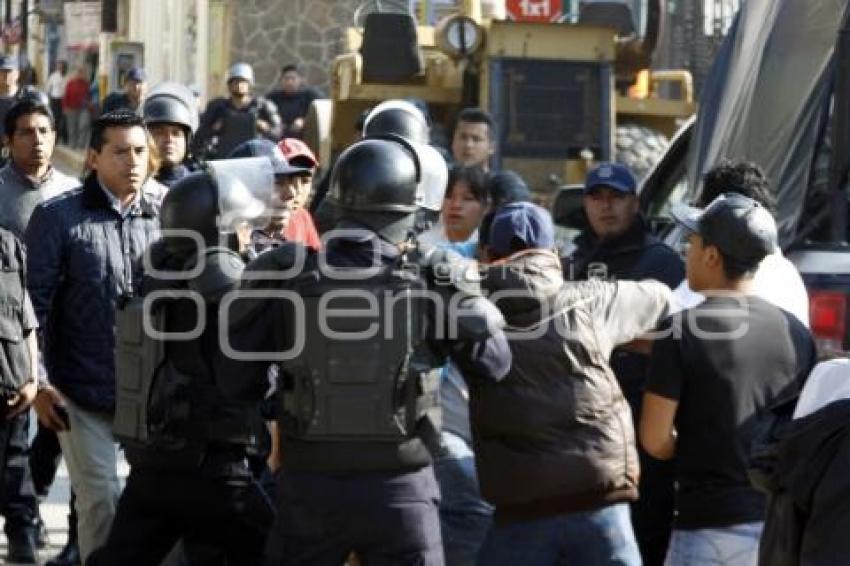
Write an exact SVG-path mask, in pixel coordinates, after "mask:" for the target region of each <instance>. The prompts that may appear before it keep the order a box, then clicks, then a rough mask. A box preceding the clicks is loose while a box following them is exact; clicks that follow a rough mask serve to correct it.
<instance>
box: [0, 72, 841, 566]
mask: <svg viewBox="0 0 850 566" xmlns="http://www.w3.org/2000/svg"><path fill="white" fill-rule="evenodd" d="M4 61H5V59H0V113H3V120H2V125H3V128H4V130H3V132H4V145H5V147H6V148H7V152H8V163H7V164H6V165H5V167H4V168H3V169H2V170H0V262H2V265H3V271H2V275H1V276H2V277H3V284H2V285H0V307H2V308H0V345H2V348H1V349H0V393H2V397H3V401H4V403H3V405H2V412H3V413H4V415H3V420H2V423H0V471H2V485H3V491H2V496H0V513H2V515H3V516H4V518H5V526H4V529H5V533H6V538H7V541H8V548H9V552H8V553H9V555H8V559H9V561H11V562H17V563H35V562H36V558H37V554H38V551H37V549H38V548H39V546H40V545H42V546H43V545H44V544H45V542H46V541H45V540H44V526H43V522H42V521H41V518H40V514H39V507H38V506H39V501H40V499H43V498H44V497H45V496H46V494H47V492H48V491H49V489H50V485H51V483H52V481H53V477H54V476H55V474H56V468H57V466H58V464H59V459H60V457H61V458H64V460H65V463H66V466H67V469H68V472H69V476H70V480H71V486H72V490H73V497H72V501H71V503H70V510H69V541H68V545H67V546H66V548H65V549H63V550H62V552H61V553H60V555H59V556H57V557H55V558H53V559H52V560H51V561H49V562H48V564H52V565H54V566H62V565H68V564H87V565H95V566H97V565H116V564H121V565H133V564H139V565H156V564H160V563H163V561H165V563H168V564H240V565H241V564H245V565H252V564H275V565H278V564H287V565H290V564H293V565H294V564H329V565H334V564H344V563H346V561H352V562H353V563H362V564H371V563H377V564H429V565H431V564H433V565H439V564H448V565H450V566H454V565H458V566H462V565H468V564H482V565H487V566H489V565H491V564H493V565H500V564H505V565H509V564H510V565H513V564H529V565H541V566H545V565H553V566H554V565H556V564H564V563H567V564H586V565H598V564H623V565H639V564H647V565H661V564H667V565H671V566H679V565H682V566H685V565H688V566H691V565H701V564H705V565H709V564H728V565H739V564H740V565H751V564H753V565H754V564H763V565H766V564H771V565H773V564H778V563H788V564H797V563H806V564H836V563H841V561H842V560H843V559H846V557H847V556H850V548H848V542H846V540H845V539H846V537H842V534H843V532H845V531H844V529H845V528H847V527H848V524H847V523H848V518H847V517H848V516H850V514H848V513H843V514H842V513H841V510H843V508H844V503H843V502H844V501H848V500H850V497H847V496H848V495H850V493H848V492H850V481H848V480H847V479H846V476H845V477H844V478H842V476H841V470H846V466H847V463H848V456H847V454H848V450H847V448H848V441H847V440H845V438H846V434H845V433H846V432H847V430H848V424H847V422H848V421H847V420H846V411H847V410H848V409H847V403H848V401H845V400H843V398H844V397H845V395H844V394H845V393H850V388H848V387H847V385H846V382H847V379H846V378H847V375H846V364H845V363H844V362H845V361H846V360H837V361H833V362H828V363H827V364H823V365H820V366H818V367H817V368H816V367H815V364H816V361H817V353H816V350H815V345H814V341H813V339H812V336H811V334H810V332H809V330H808V299H807V296H806V291H805V287H804V286H803V283H802V280H801V278H800V275H799V273H797V271H796V269H795V268H794V266H793V265H792V264H791V263H790V262H789V261H788V260H787V259H786V258H785V257H784V256H783V255H782V251H781V249H780V247H779V244H778V238H777V228H776V223H775V221H774V218H773V215H772V211H773V207H774V202H773V199H772V194H771V191H770V184H769V180H768V179H766V178H765V176H764V174H763V173H762V171H761V170H760V169H759V167H758V166H757V165H755V164H753V163H749V162H746V161H740V162H724V163H721V164H719V165H717V166H716V167H714V168H713V169H712V170H711V171H709V172H708V173H707V174H706V175H705V176H704V178H703V179H702V186H701V188H700V191H699V199H698V201H697V202H696V203H695V206H694V207H688V206H679V207H674V208H673V211H672V214H673V217H674V220H675V221H676V223H677V224H678V226H679V228H678V229H679V230H681V231H682V234H683V241H684V243H685V249H684V250H683V251H681V252H679V251H677V250H673V249H671V248H670V247H668V246H667V245H666V244H665V243H664V242H662V241H661V240H659V239H658V238H656V237H655V236H654V235H653V234H652V233H651V232H650V229H649V224H648V222H647V220H646V219H645V218H644V217H643V216H642V214H641V212H640V207H639V200H638V194H637V190H638V186H637V182H636V179H635V178H634V176H633V175H632V173H631V172H630V171H629V169H628V168H627V167H625V166H623V165H621V164H617V163H599V164H596V165H595V166H594V167H593V168H592V169H591V170H590V171H589V172H588V173H587V177H586V179H585V183H584V189H583V206H584V215H585V218H586V226H585V228H584V230H583V231H582V233H581V234H580V235H579V236H578V237H577V238H576V239H575V241H574V242H573V244H574V245H573V246H572V251H571V252H570V253H569V255H562V254H561V253H560V250H559V249H558V248H557V246H556V236H555V226H554V225H553V222H552V219H551V217H550V215H549V213H548V212H547V211H546V210H545V209H544V208H541V207H540V206H538V205H537V204H535V203H534V202H533V193H532V191H531V190H530V188H529V187H528V185H527V184H526V183H525V181H524V180H523V179H522V177H521V176H520V175H518V174H517V173H516V172H514V171H509V170H501V171H500V170H494V168H493V163H492V156H493V154H494V152H495V149H496V144H497V139H498V136H497V130H498V127H499V121H498V117H495V118H494V117H492V116H490V115H489V114H488V113H487V112H485V111H483V110H481V109H478V108H467V109H464V110H462V111H460V112H459V113H458V115H457V120H456V123H455V125H454V128H453V131H452V134H451V138H450V143H449V144H448V146H447V147H443V148H435V147H433V146H432V145H431V143H430V142H431V141H432V140H433V138H434V136H432V135H431V132H430V123H429V118H428V116H427V112H423V108H422V106H423V105H422V104H421V103H417V101H403V100H394V101H387V102H384V103H381V104H379V105H377V106H376V107H374V108H372V109H370V110H369V111H368V112H367V113H366V114H365V115H364V116H363V119H362V124H360V129H361V132H362V137H361V139H359V140H358V141H356V142H354V143H353V144H351V145H350V146H349V147H347V148H346V149H345V150H344V151H343V152H342V153H341V154H340V155H339V156H336V157H335V162H334V163H333V164H324V163H320V162H319V160H318V159H317V158H316V155H315V154H314V152H313V151H312V150H311V148H310V147H308V146H307V144H305V143H304V142H303V141H302V140H301V139H299V135H300V133H301V132H302V131H303V127H304V122H303V118H304V115H305V113H306V109H307V107H308V105H309V103H310V101H311V100H312V99H313V98H315V96H316V94H315V93H314V92H312V91H309V90H305V89H304V87H303V84H302V81H301V77H300V73H299V72H298V69H297V68H296V67H293V66H286V67H284V68H283V69H282V73H281V88H280V89H279V90H276V91H274V92H272V93H271V94H270V95H269V97H268V98H266V97H262V96H255V95H254V94H253V93H252V88H253V85H254V78H253V70H252V69H251V67H250V66H249V65H247V64H245V63H238V64H236V65H234V66H233V67H232V68H231V69H230V72H229V74H228V78H227V83H228V91H229V97H226V98H221V99H217V100H214V101H211V102H210V104H209V105H208V106H207V108H206V110H205V111H204V112H203V113H201V112H199V109H198V106H197V99H196V97H195V95H194V93H193V92H192V91H191V89H189V88H187V87H185V86H184V85H180V84H177V83H171V82H166V83H163V84H159V85H156V86H155V87H154V88H152V89H150V90H149V91H148V90H147V89H146V86H145V80H146V77H145V75H144V72H143V71H142V70H141V69H134V70H132V71H131V72H130V73H128V75H127V86H126V88H125V91H124V92H123V93H115V94H114V95H110V97H108V98H107V99H106V100H105V101H104V105H103V112H102V113H101V114H100V115H98V116H97V117H96V118H95V119H94V120H93V121H92V123H91V127H90V133H89V134H87V135H86V134H83V133H81V130H80V129H79V127H78V125H73V124H76V122H75V120H77V118H72V116H73V109H72V107H71V106H70V105H68V104H66V99H67V98H68V90H67V89H68V87H69V86H70V81H69V84H68V85H66V87H65V93H64V94H62V95H60V88H59V86H58V82H57V81H56V80H53V75H51V80H49V81H48V89H47V92H46V93H40V92H39V91H34V90H27V91H23V90H21V91H20V92H16V91H17V90H18V89H17V87H14V86H9V88H6V90H3V89H4V88H5V87H4V85H6V84H7V82H8V81H6V82H4V80H5V78H6V77H8V76H9V75H8V71H9V69H6V66H5V63H4ZM64 71H65V70H64V69H62V72H61V73H60V75H62V74H64ZM57 72H59V69H58V70H57ZM4 73H7V74H5V75H4ZM81 92H82V90H81ZM3 93H6V94H3ZM6 98H8V99H9V100H8V101H7V100H6ZM60 100H61V103H60ZM7 102H8V104H7ZM60 115H64V123H65V124H66V127H67V136H68V137H67V139H68V141H69V143H70V144H71V145H74V146H76V145H79V143H80V141H81V140H82V139H83V138H85V145H86V147H87V157H86V171H85V173H84V175H83V177H82V178H81V179H79V180H77V179H73V178H71V177H68V176H66V175H64V174H63V173H61V172H60V171H58V170H57V169H56V168H55V167H54V166H53V165H52V155H53V150H54V147H55V144H56V142H57V139H59V138H60V137H61V134H60V129H61V126H60V123H61V121H60ZM74 140H76V141H74ZM444 155H445V156H447V157H448V161H449V162H450V163H451V165H450V166H447V163H446V161H447V160H446V159H444ZM777 282H781V283H777ZM777 289H781V292H776V291H777ZM384 297H388V298H390V300H386V301H384V300H383V298H384ZM367 307H368V308H367ZM376 328H377V329H379V330H380V332H375V329H376ZM813 370H814V372H813ZM810 374H812V377H811V378H810V377H809V375H810ZM842 379H843V381H842ZM798 398H799V399H801V400H800V402H799V404H798V403H797V400H798ZM30 407H32V408H33V409H34V413H35V414H36V415H37V417H38V432H37V434H36V436H35V438H34V439H33V440H32V442H31V443H30V439H29V435H28V432H29V427H30V424H29V423H30V418H31V413H32V412H33V411H31V410H30ZM795 408H796V411H795ZM824 431H826V432H824ZM842 435H843V436H842ZM801 438H802V440H801ZM119 446H120V449H121V450H123V451H124V453H125V456H126V458H127V461H128V463H129V464H130V474H129V477H128V478H127V480H126V483H125V484H124V485H122V482H121V480H120V478H119V475H118V459H119V454H118V450H119ZM754 446H755V447H762V448H763V449H762V450H760V451H759V450H753V449H752V447H754ZM812 451H816V452H817V457H816V458H815V457H812V458H811V461H812V462H813V463H816V464H817V467H818V474H819V475H818V478H807V480H808V482H809V485H807V490H806V495H805V497H806V499H805V505H803V504H802V503H801V498H802V497H803V496H798V495H797V494H796V493H795V492H793V488H794V487H795V486H796V485H797V483H799V482H797V483H795V482H794V481H793V478H794V477H797V476H791V474H795V473H796V474H799V473H800V471H799V466H800V465H801V462H799V461H797V460H795V459H794V457H801V455H802V454H808V453H810V452H812ZM777 454H778V455H777ZM789 478H791V479H789ZM820 478H823V481H820ZM760 543H761V544H760Z"/></svg>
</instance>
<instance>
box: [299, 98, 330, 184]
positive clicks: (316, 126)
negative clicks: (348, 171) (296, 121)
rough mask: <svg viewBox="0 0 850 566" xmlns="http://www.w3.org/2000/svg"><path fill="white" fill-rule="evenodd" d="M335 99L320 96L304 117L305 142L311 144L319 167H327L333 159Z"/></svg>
mask: <svg viewBox="0 0 850 566" xmlns="http://www.w3.org/2000/svg"><path fill="white" fill-rule="evenodd" d="M332 112H333V101H332V100H330V99H328V98H319V99H316V100H314V101H313V102H312V103H311V104H310V108H309V109H308V110H307V116H306V117H305V118H304V143H306V144H307V145H308V146H310V149H312V150H313V153H314V154H316V158H317V159H318V160H319V167H320V168H322V167H327V166H328V164H329V163H330V161H331V118H332Z"/></svg>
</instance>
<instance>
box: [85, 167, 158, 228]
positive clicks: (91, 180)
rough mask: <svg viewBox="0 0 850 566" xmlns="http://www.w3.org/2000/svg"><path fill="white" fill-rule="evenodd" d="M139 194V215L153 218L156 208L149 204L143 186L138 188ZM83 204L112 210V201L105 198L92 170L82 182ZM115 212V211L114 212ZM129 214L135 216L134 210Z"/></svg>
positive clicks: (87, 206)
mask: <svg viewBox="0 0 850 566" xmlns="http://www.w3.org/2000/svg"><path fill="white" fill-rule="evenodd" d="M139 190H140V192H141V194H140V195H139V201H138V203H137V206H138V208H139V211H140V212H141V216H144V217H146V218H155V217H156V209H155V208H154V206H153V205H152V204H151V202H150V199H149V198H148V197H147V195H146V194H145V190H144V187H142V188H141V189H139ZM83 205H84V206H85V207H86V208H91V209H97V208H103V209H106V210H112V211H113V212H114V209H113V208H112V203H110V202H109V199H108V198H106V195H105V194H103V190H102V189H101V188H100V183H99V182H98V180H97V173H95V172H94V171H92V172H91V173H89V174H88V176H87V177H86V178H85V181H84V182H83ZM116 214H117V213H116ZM130 214H131V215H134V216H137V215H138V214H136V213H135V212H131V213H130Z"/></svg>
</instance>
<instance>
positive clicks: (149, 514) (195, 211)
mask: <svg viewBox="0 0 850 566" xmlns="http://www.w3.org/2000/svg"><path fill="white" fill-rule="evenodd" d="M272 183H273V171H272V167H271V163H270V162H269V160H268V159H267V158H265V157H258V158H250V159H241V160H232V161H220V162H211V163H209V164H207V168H206V170H204V171H201V172H197V173H193V174H190V175H188V176H186V177H184V178H183V179H182V180H180V181H179V182H177V183H176V184H175V185H174V187H173V188H172V189H171V190H170V191H169V193H168V195H167V196H166V197H165V200H164V201H163V204H162V227H163V239H162V240H160V241H159V242H157V243H155V244H154V245H153V246H152V247H151V249H150V250H149V253H148V256H147V259H148V261H147V262H146V263H147V265H146V269H147V273H146V276H145V280H144V282H143V295H144V298H138V299H132V300H130V301H129V302H128V303H127V304H125V305H124V306H123V307H122V308H121V309H120V310H119V312H118V314H117V320H118V324H117V338H116V343H117V346H116V368H117V371H116V373H117V386H116V413H115V421H114V431H115V435H116V437H118V438H119V439H120V440H121V441H122V443H123V444H124V447H125V452H126V455H127V461H128V462H129V464H130V475H129V477H128V478H127V484H126V487H125V488H124V492H123V493H122V495H121V499H120V501H119V504H118V511H117V514H116V517H115V520H114V523H113V526H112V530H111V532H110V534H109V538H108V540H107V542H106V544H105V546H103V547H102V548H101V549H99V550H98V551H96V552H95V554H93V555H92V557H91V560H90V562H88V563H89V564H95V565H98V564H104V565H114V564H122V565H135V564H137V565H140V566H142V565H144V566H149V565H151V564H159V563H160V562H161V561H162V559H163V558H164V557H165V556H166V555H167V554H168V552H169V551H170V550H171V548H172V547H173V546H174V545H175V543H176V542H177V541H178V540H180V539H182V540H183V541H184V543H185V545H184V546H185V552H186V555H187V557H188V561H189V563H190V564H196V563H197V564H225V563H227V564H240V565H242V564H246V565H252V564H261V562H262V553H263V545H264V542H265V539H266V534H267V530H268V527H269V526H270V524H271V521H272V518H273V507H272V505H271V503H270V502H269V501H268V499H267V498H266V496H265V494H264V493H263V492H262V490H261V489H260V487H259V485H258V484H257V483H256V482H255V481H254V480H253V477H252V475H251V471H250V469H249V467H248V464H247V460H246V454H247V451H248V448H249V447H250V446H251V445H252V444H253V443H254V441H255V440H254V428H253V423H254V417H253V412H254V411H256V408H255V407H254V406H253V405H249V404H244V403H241V404H240V403H237V402H233V401H231V400H229V399H227V398H226V397H224V396H223V395H222V394H221V392H220V391H219V390H218V388H217V387H216V386H215V381H214V379H213V371H214V366H213V364H214V361H215V360H214V358H215V352H216V351H217V349H218V326H217V324H216V323H217V320H218V318H217V308H218V301H219V299H220V298H221V296H222V294H223V293H225V292H226V291H228V290H229V289H230V288H231V287H232V285H233V284H234V282H236V281H238V278H239V274H240V273H241V272H242V268H243V267H244V264H243V262H242V261H241V259H240V257H239V255H238V254H237V253H236V251H235V250H234V249H233V244H234V242H235V237H234V229H235V227H236V225H237V224H239V223H241V222H242V221H250V220H252V219H255V218H257V217H258V215H259V214H260V213H261V212H263V210H264V209H265V206H266V203H267V202H268V200H269V198H270V195H271V187H272ZM249 187H250V188H249ZM216 550H217V551H218V552H215V551H216ZM197 553H203V556H202V557H201V556H198V555H197ZM210 553H212V554H214V555H215V556H213V557H211V556H209V554H210Z"/></svg>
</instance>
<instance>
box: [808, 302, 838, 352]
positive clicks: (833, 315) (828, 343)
mask: <svg viewBox="0 0 850 566" xmlns="http://www.w3.org/2000/svg"><path fill="white" fill-rule="evenodd" d="M809 320H810V322H809V324H810V326H811V330H812V334H814V336H815V340H816V341H817V343H818V346H820V347H826V348H827V349H830V350H836V351H841V350H843V349H844V348H843V345H844V337H845V336H846V334H847V295H845V294H844V293H841V292H834V291H811V292H810V293H809Z"/></svg>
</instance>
